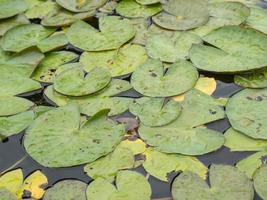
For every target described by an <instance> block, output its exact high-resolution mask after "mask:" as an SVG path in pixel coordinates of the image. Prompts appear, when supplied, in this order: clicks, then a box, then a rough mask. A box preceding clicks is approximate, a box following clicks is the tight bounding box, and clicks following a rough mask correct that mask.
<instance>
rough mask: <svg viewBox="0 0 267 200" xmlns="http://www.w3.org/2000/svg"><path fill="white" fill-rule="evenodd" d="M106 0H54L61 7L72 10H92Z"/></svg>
mask: <svg viewBox="0 0 267 200" xmlns="http://www.w3.org/2000/svg"><path fill="white" fill-rule="evenodd" d="M107 1H108V0H56V2H57V3H58V4H59V5H60V6H62V7H63V8H65V9H67V10H69V11H72V12H87V11H94V10H96V9H98V8H99V7H101V6H103V5H104V4H105V3H106V2H107Z"/></svg>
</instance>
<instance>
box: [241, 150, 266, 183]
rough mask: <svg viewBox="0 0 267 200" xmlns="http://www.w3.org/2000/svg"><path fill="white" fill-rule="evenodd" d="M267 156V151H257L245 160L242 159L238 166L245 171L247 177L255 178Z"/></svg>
mask: <svg viewBox="0 0 267 200" xmlns="http://www.w3.org/2000/svg"><path fill="white" fill-rule="evenodd" d="M266 156H267V151H260V152H257V153H255V154H253V155H251V156H249V157H247V158H245V159H243V160H240V161H239V162H238V163H237V164H236V167H237V168H238V169H239V170H240V171H241V172H244V173H245V174H246V175H247V177H249V178H250V179H252V178H253V175H254V173H255V171H257V169H258V168H260V167H261V166H262V165H263V164H264V163H265V162H266V161H264V159H263V158H264V157H266Z"/></svg>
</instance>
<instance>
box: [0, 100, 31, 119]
mask: <svg viewBox="0 0 267 200" xmlns="http://www.w3.org/2000/svg"><path fill="white" fill-rule="evenodd" d="M33 106H34V103H33V102H31V101H29V100H27V99H23V98H20V97H12V96H9V97H8V96H3V97H0V116H1V117H2V116H9V115H15V114H18V113H21V112H24V111H27V110H29V109H30V108H31V107H33Z"/></svg>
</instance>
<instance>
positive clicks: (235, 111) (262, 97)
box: [226, 89, 267, 139]
mask: <svg viewBox="0 0 267 200" xmlns="http://www.w3.org/2000/svg"><path fill="white" fill-rule="evenodd" d="M266 109H267V89H245V90H243V91H241V92H239V93H237V94H236V95H234V96H233V97H232V98H230V100H229V102H228V104H227V106H226V114H227V116H228V118H229V120H230V123H231V125H232V127H233V128H234V129H235V130H237V131H240V132H241V133H244V134H245V135H247V136H249V137H252V138H255V139H267V124H266V120H267V116H266V112H267V110H266ZM240 111H242V112H240Z"/></svg>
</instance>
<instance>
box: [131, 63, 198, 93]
mask: <svg viewBox="0 0 267 200" xmlns="http://www.w3.org/2000/svg"><path fill="white" fill-rule="evenodd" d="M165 71H166V72H165ZM197 79H198V72H197V70H196V69H195V67H193V66H192V65H191V63H189V62H188V61H183V60H180V61H178V62H176V63H174V64H173V65H171V66H170V67H169V68H168V69H164V67H163V64H162V63H161V62H160V61H158V60H148V61H147V62H146V63H145V64H143V65H141V66H139V67H138V68H137V69H136V70H135V71H134V73H133V75H132V77H131V84H132V86H133V87H134V89H135V90H136V91H138V92H139V93H141V94H143V95H146V96H151V97H169V96H175V95H179V94H182V93H184V92H186V91H188V90H190V89H192V88H193V87H194V85H195V84H196V82H197ZM170 86H171V87H170Z"/></svg>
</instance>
